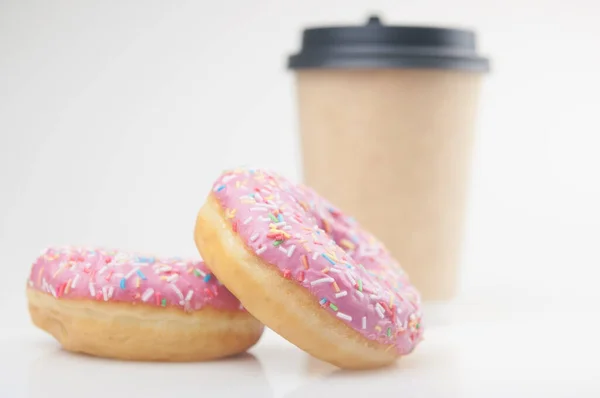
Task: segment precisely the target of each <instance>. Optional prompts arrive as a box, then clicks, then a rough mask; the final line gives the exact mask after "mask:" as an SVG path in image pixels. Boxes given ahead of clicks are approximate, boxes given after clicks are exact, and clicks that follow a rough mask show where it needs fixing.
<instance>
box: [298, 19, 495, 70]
mask: <svg viewBox="0 0 600 398" xmlns="http://www.w3.org/2000/svg"><path fill="white" fill-rule="evenodd" d="M287 67H288V69H309V68H311V69H318V68H338V69H358V68H369V69H383V68H385V69H405V68H428V69H431V68H434V69H454V70H456V69H459V70H466V71H476V72H488V71H489V70H490V61H489V59H488V58H486V57H483V56H480V55H479V54H478V53H477V35H476V33H475V32H474V31H473V30H470V29H463V28H451V27H447V26H444V27H442V26H440V27H435V26H416V25H400V26H398V25H384V24H382V23H381V21H380V20H379V18H378V17H377V16H371V17H370V18H369V20H368V22H367V24H366V25H362V26H360V25H359V26H320V27H317V26H313V27H310V28H307V29H304V30H303V32H302V41H301V48H300V51H298V52H297V53H296V54H293V55H291V56H289V57H288V59H287Z"/></svg>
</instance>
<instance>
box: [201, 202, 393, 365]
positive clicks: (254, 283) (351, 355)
mask: <svg viewBox="0 0 600 398" xmlns="http://www.w3.org/2000/svg"><path fill="white" fill-rule="evenodd" d="M194 239H195V242H196V246H197V248H198V250H199V252H200V254H201V256H202V257H203V258H204V260H205V261H206V263H207V266H209V268H210V269H211V271H212V272H213V273H214V274H215V275H216V276H217V278H218V279H219V280H220V281H221V282H222V283H223V284H224V285H225V286H226V287H227V288H228V289H229V290H230V291H231V292H232V293H233V294H234V295H235V296H236V297H237V298H238V299H239V300H240V302H241V303H242V304H243V305H244V307H245V308H246V309H247V310H248V311H249V312H250V313H251V314H252V315H254V316H255V317H256V318H257V319H258V320H259V321H261V322H262V323H264V324H265V325H266V326H268V327H269V328H271V329H272V330H273V331H275V332H276V333H278V334H279V335H281V336H282V337H284V338H285V339H286V340H288V341H290V342H291V343H292V344H294V345H296V346H298V347H299V348H301V349H302V350H304V351H306V352H307V353H309V354H311V355H312V356H314V357H316V358H319V359H321V360H324V361H326V362H329V363H331V364H333V365H335V366H338V367H340V368H344V369H372V368H378V367H383V366H386V365H389V364H391V363H393V362H394V361H395V360H396V359H397V358H398V357H400V354H399V353H398V352H397V350H396V349H395V346H394V345H393V344H384V343H380V342H377V341H375V340H370V339H368V338H366V337H365V336H363V335H362V334H360V333H359V332H358V331H356V330H354V329H353V328H351V327H349V326H348V325H346V324H344V323H343V322H341V321H340V319H337V318H336V317H333V316H331V314H329V313H327V312H325V311H323V309H322V308H321V306H320V305H319V302H318V300H316V299H315V297H314V296H313V295H312V294H311V293H310V292H309V291H307V290H306V289H304V288H302V287H301V286H299V285H297V284H295V283H290V282H291V281H290V280H287V279H285V278H284V277H283V276H282V275H281V273H280V272H279V270H278V269H277V267H275V266H272V265H271V264H268V263H266V262H264V261H263V260H262V259H260V258H259V257H258V256H257V255H256V254H255V253H253V252H250V251H249V250H248V249H247V247H246V245H245V244H244V242H243V241H242V239H241V238H240V237H239V236H237V235H236V233H235V232H234V231H233V230H232V228H231V226H230V224H229V223H228V222H227V220H226V216H225V214H224V210H223V208H222V207H221V205H220V204H219V201H218V200H217V198H216V197H215V196H214V195H213V194H210V195H209V196H208V198H207V200H206V202H205V203H204V205H203V206H202V208H201V209H200V211H199V213H198V216H197V220H196V226H195V231H194Z"/></svg>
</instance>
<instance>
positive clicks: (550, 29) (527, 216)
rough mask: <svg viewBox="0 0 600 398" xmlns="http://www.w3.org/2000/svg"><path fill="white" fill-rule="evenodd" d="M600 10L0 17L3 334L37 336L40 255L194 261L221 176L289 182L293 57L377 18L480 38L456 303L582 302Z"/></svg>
mask: <svg viewBox="0 0 600 398" xmlns="http://www.w3.org/2000/svg"><path fill="white" fill-rule="evenodd" d="M599 11H600V9H599V7H598V3H597V2H596V1H594V0H588V1H586V0H571V1H568V2H565V1H550V0H546V1H541V0H532V1H522V0H510V1H493V2H492V1H473V0H456V1H453V2H447V1H442V0H430V1H398V0H390V1H383V0H370V1H360V0H343V1H342V0H335V1H334V0H329V1H322V0H302V1H300V0H297V1H275V0H271V1H266V0H262V1H242V0H238V1H202V0H200V1H171V2H166V1H120V2H101V1H87V2H86V1H53V2H48V1H35V2H34V1H16V0H15V1H7V0H4V1H0V190H1V191H0V192H1V195H0V278H2V279H1V281H2V282H1V283H2V284H1V285H0V287H1V288H0V310H1V311H2V312H1V313H2V314H3V315H2V317H0V329H5V330H8V329H15V330H16V329H20V328H28V327H29V320H28V315H27V311H26V301H25V297H24V288H25V281H26V277H27V273H28V271H29V267H30V264H31V262H32V261H33V260H34V259H35V257H36V256H37V254H38V252H39V251H40V250H41V249H42V248H44V247H45V246H47V245H55V244H59V245H62V244H89V245H102V246H111V247H118V248H123V249H132V250H141V251H152V252H156V253H159V254H165V255H172V254H173V255H174V254H177V255H186V256H187V255H189V256H194V255H196V249H195V246H194V244H193V240H192V229H193V224H194V218H195V214H196V212H197V210H198V209H199V207H200V206H201V204H202V201H203V199H204V197H205V195H206V194H207V192H208V189H209V186H210V184H211V183H212V181H213V179H214V178H215V177H216V176H217V175H218V173H219V172H220V171H221V170H222V169H224V168H230V167H234V166H238V165H251V166H255V167H271V168H274V169H277V170H279V171H280V172H281V173H283V174H286V175H288V176H290V177H291V178H295V179H299V178H301V173H300V167H299V166H300V163H299V162H300V156H299V153H298V145H297V141H298V138H297V135H296V134H297V130H296V114H295V98H294V80H293V75H292V74H291V73H290V72H289V71H287V70H286V69H285V61H286V56H287V55H289V54H290V53H292V52H294V51H296V50H297V49H298V46H299V42H300V33H301V29H302V28H304V27H306V26H307V25H321V24H331V23H334V24H359V23H362V22H364V21H365V20H366V18H367V16H368V15H369V13H371V12H377V13H379V15H380V16H381V17H382V19H383V20H384V22H386V23H396V24H434V25H450V26H458V27H467V28H473V29H475V30H476V31H477V33H478V35H479V36H478V37H479V48H480V50H481V52H482V53H483V54H485V55H489V56H490V57H491V58H492V69H493V70H492V73H491V74H490V75H489V76H487V78H486V82H485V85H484V91H483V95H482V112H481V115H480V118H479V124H478V142H477V147H476V152H475V160H474V176H473V184H472V192H471V197H470V203H471V206H470V210H469V223H468V225H469V228H468V236H467V240H466V247H465V256H464V262H463V265H462V270H463V273H462V281H463V284H462V289H463V292H472V293H474V294H478V292H484V291H492V290H494V291H496V292H499V293H498V297H500V298H510V297H518V299H517V301H518V300H530V302H536V303H538V302H539V303H543V304H544V305H550V306H551V305H553V304H555V303H563V304H564V303H565V302H568V303H570V304H569V305H572V306H573V307H577V306H578V305H579V304H580V303H582V302H586V303H590V302H594V301H593V300H597V298H596V297H598V295H597V293H596V292H597V291H598V290H599V289H598V286H599V283H600V253H599V252H600V251H599V249H600V210H599V208H600V157H599V156H598V151H599V146H600V138H598V135H599V134H600V122H599V117H598V113H599V111H600V100H599V98H600V97H599V95H598V93H599V92H600V83H599V82H600V78H599V75H600V72H599V71H600V51H598V49H599V42H600V25H598V23H597V18H598V15H599ZM592 308H594V309H595V306H592ZM596 314H597V313H596ZM590 317H591V318H592V319H593V318H594V317H595V315H594V314H593V313H592V314H590ZM0 355H1V354H0Z"/></svg>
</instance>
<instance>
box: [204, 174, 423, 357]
mask: <svg viewBox="0 0 600 398" xmlns="http://www.w3.org/2000/svg"><path fill="white" fill-rule="evenodd" d="M195 239H196V244H197V246H198V249H199V251H200V252H201V253H202V255H203V257H204V258H205V259H206V260H207V262H208V264H209V265H210V267H211V269H212V271H213V272H214V273H215V274H216V275H217V276H218V277H219V280H221V281H222V282H223V284H224V285H225V286H227V287H228V288H229V289H230V290H231V291H232V292H233V293H234V294H235V295H236V297H238V298H239V299H240V301H241V302H242V303H243V304H244V306H245V307H246V308H247V309H248V311H250V312H251V313H252V314H253V315H254V316H256V317H257V318H258V319H259V320H260V321H262V322H263V323H264V324H265V325H267V326H269V327H270V328H272V329H273V330H275V331H276V332H278V333H279V334H281V335H282V336H283V337H285V338H286V339H288V340H289V341H291V342H292V343H294V344H296V345H297V346H299V347H300V348H302V349H304V350H305V351H307V352H309V353H311V354H312V355H314V356H316V357H319V358H321V359H323V360H326V361H328V362H331V363H333V364H335V365H338V366H340V367H345V368H369V367H377V366H382V365H385V364H389V363H391V362H392V361H394V360H395V359H396V358H397V357H398V356H401V355H405V354H408V353H410V352H412V351H413V349H414V348H415V346H416V345H417V344H418V343H419V341H420V340H421V338H422V333H423V327H422V325H421V311H420V297H419V293H418V292H417V291H416V290H415V288H414V287H413V286H412V285H411V284H410V282H409V279H408V277H407V275H406V274H405V273H404V271H403V270H402V268H401V267H400V265H399V264H398V262H397V261H396V260H394V259H393V258H392V257H391V255H390V254H389V252H388V251H387V250H386V248H385V247H384V246H383V244H382V243H381V242H380V241H378V240H377V239H376V238H375V237H373V235H371V234H370V233H368V232H367V231H365V230H363V229H362V228H361V227H360V226H359V225H358V224H357V223H356V222H355V221H353V220H352V219H351V218H349V217H347V216H345V215H344V214H343V213H342V212H341V211H340V210H339V209H337V208H335V207H334V206H333V205H332V204H330V203H329V202H327V201H326V200H325V199H323V198H322V197H320V196H319V195H317V194H316V193H315V192H314V191H312V190H311V189H309V188H307V187H304V186H301V185H296V184H293V183H291V182H289V181H287V180H286V179H285V178H283V177H281V176H279V175H277V174H276V173H271V172H267V171H260V170H255V171H254V170H236V171H233V172H226V173H225V174H223V175H222V176H221V177H220V178H219V179H218V181H217V182H216V183H215V184H214V187H213V190H212V193H211V194H210V196H209V198H208V200H207V202H206V203H205V205H204V206H203V207H202V209H201V210H200V212H199V214H198V219H197V224H196V231H195Z"/></svg>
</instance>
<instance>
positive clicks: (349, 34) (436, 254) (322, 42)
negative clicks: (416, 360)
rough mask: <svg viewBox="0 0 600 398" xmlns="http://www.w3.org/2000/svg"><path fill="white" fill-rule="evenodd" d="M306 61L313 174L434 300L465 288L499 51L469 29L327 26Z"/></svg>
mask: <svg viewBox="0 0 600 398" xmlns="http://www.w3.org/2000/svg"><path fill="white" fill-rule="evenodd" d="M288 67H289V68H290V69H291V70H293V71H294V73H295V77H296V90H297V100H298V116H299V117H298V121H299V133H300V143H301V153H302V157H301V159H302V175H303V180H304V182H305V183H306V184H307V185H309V186H311V187H312V188H314V189H315V190H316V191H317V192H318V193H320V194H322V195H323V196H324V197H326V198H327V199H329V200H330V201H331V202H332V203H333V204H335V205H336V206H339V207H340V208H341V209H343V210H344V211H345V212H347V213H348V214H351V215H353V216H354V217H355V218H356V219H357V221H358V222H359V223H360V224H361V225H362V226H364V227H365V228H366V229H368V230H370V232H372V233H373V234H374V235H375V236H377V237H378V238H379V239H380V240H381V241H383V243H384V244H385V245H386V246H387V248H388V249H389V250H390V251H391V252H392V253H393V254H394V256H395V257H396V258H397V259H398V260H399V262H400V263H401V265H402V267H403V268H404V270H405V271H406V272H407V273H408V275H409V277H410V280H411V281H412V282H413V283H414V284H415V286H416V287H417V288H418V289H419V290H420V292H421V294H422V298H423V299H424V300H447V299H451V298H453V297H454V296H455V295H456V293H457V288H458V280H459V278H458V273H459V270H460V261H461V252H462V245H463V235H464V224H465V210H466V203H467V191H468V185H469V176H470V168H471V158H472V147H473V141H474V135H475V134H474V126H475V122H476V117H477V110H478V104H479V93H480V86H481V83H482V77H483V76H484V74H485V73H487V72H488V70H489V61H488V60H487V59H486V58H483V57H481V56H479V55H477V53H476V35H475V33H474V32H472V31H469V30H462V29H448V28H437V27H418V26H385V25H383V24H382V23H381V21H380V20H379V19H378V18H377V17H371V18H370V19H369V21H368V22H367V23H366V24H365V25H363V26H356V27H352V26H341V27H315V28H310V29H306V30H304V32H303V37H302V47H301V49H300V51H299V52H298V53H297V54H294V55H292V56H291V57H289V59H288Z"/></svg>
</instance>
